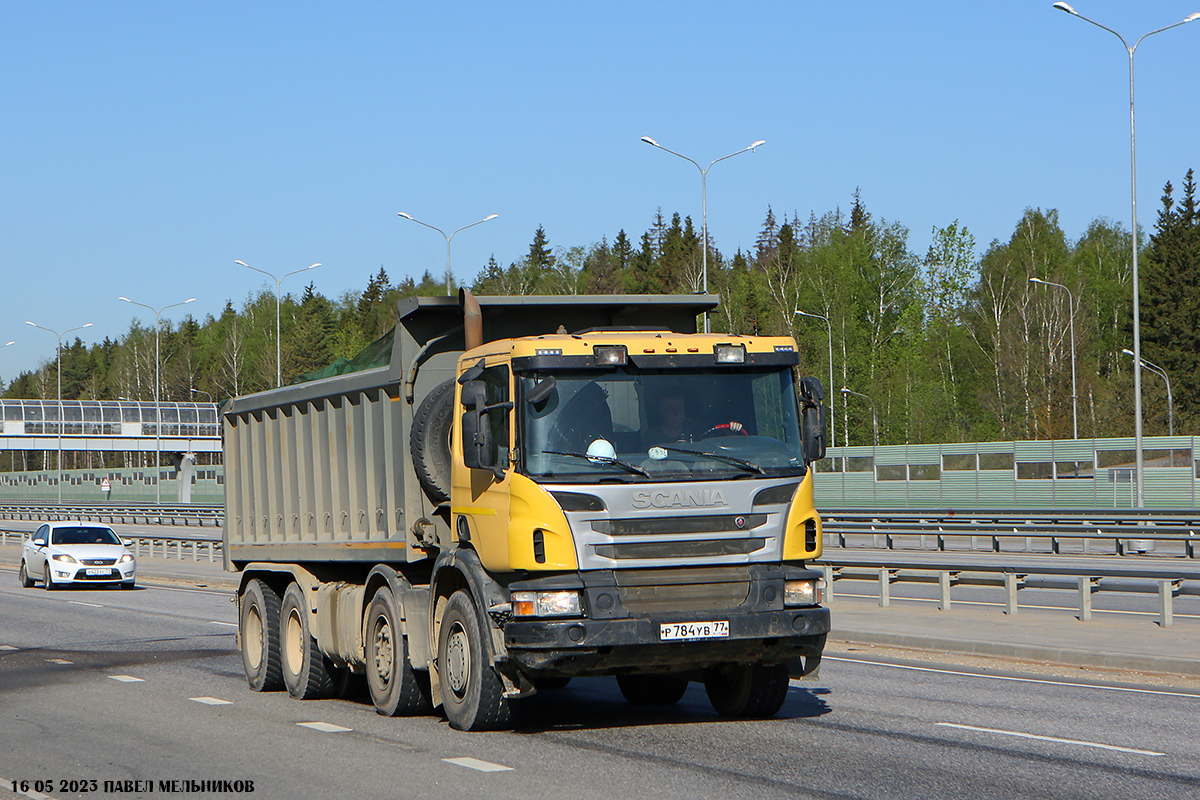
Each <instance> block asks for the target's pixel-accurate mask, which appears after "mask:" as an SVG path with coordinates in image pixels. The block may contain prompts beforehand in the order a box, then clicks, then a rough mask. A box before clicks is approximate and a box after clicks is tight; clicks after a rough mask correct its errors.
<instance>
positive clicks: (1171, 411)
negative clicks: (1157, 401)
mask: <svg viewBox="0 0 1200 800" xmlns="http://www.w3.org/2000/svg"><path fill="white" fill-rule="evenodd" d="M1121 352H1122V353H1124V354H1125V355H1127V356H1133V351H1132V350H1130V349H1129V348H1128V347H1126V348H1125V349H1123V350H1122V351H1121ZM1134 358H1137V356H1134ZM1142 366H1144V367H1146V368H1147V369H1148V370H1150V371H1151V372H1153V373H1155V374H1157V375H1161V376H1162V379H1163V380H1164V381H1166V382H1167V435H1168V436H1174V435H1175V400H1174V398H1173V397H1171V376H1170V375H1168V374H1167V371H1166V370H1165V369H1163V368H1162V367H1160V366H1159V365H1158V364H1155V363H1154V362H1152V361H1147V360H1146V359H1144V358H1143V359H1142Z"/></svg>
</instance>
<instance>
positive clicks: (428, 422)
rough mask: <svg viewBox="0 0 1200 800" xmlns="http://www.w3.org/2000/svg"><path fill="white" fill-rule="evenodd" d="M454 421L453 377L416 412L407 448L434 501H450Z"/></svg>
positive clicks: (427, 398)
mask: <svg viewBox="0 0 1200 800" xmlns="http://www.w3.org/2000/svg"><path fill="white" fill-rule="evenodd" d="M453 423H454V379H453V378H451V379H450V380H447V381H443V382H442V383H439V384H438V385H437V386H435V387H433V391H431V392H430V393H429V394H427V395H425V399H423V400H422V401H421V404H420V405H418V406H417V413H416V414H414V415H413V421H412V429H411V430H410V431H409V434H408V449H409V450H410V451H411V452H412V460H413V467H414V468H415V469H416V471H417V480H419V481H420V482H421V488H423V489H424V490H425V493H426V494H427V495H429V498H430V499H431V500H433V501H434V502H435V503H448V502H449V501H450V464H451V461H450V429H451V427H452V426H453Z"/></svg>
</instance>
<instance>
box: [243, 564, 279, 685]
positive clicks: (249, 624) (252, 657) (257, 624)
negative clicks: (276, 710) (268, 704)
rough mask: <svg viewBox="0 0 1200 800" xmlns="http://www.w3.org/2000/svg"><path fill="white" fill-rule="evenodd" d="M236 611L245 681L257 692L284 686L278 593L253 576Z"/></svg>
mask: <svg viewBox="0 0 1200 800" xmlns="http://www.w3.org/2000/svg"><path fill="white" fill-rule="evenodd" d="M240 605H241V608H240V609H239V613H238V640H239V641H240V642H241V647H242V667H243V668H244V669H245V671H246V682H247V683H249V684H250V688H251V689H253V690H254V691H256V692H275V691H279V690H280V689H282V688H283V671H282V670H283V668H282V666H281V665H280V662H279V606H280V602H279V595H278V594H276V593H275V590H274V589H272V588H271V587H270V586H268V585H267V584H265V583H263V582H262V581H260V580H258V579H257V578H255V579H254V580H252V581H250V582H249V583H248V584H246V591H245V592H244V593H243V594H242V602H241V604H240Z"/></svg>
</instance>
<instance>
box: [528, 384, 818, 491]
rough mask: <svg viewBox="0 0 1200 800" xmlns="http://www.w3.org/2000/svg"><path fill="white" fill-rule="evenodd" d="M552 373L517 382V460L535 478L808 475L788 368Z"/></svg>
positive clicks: (675, 478) (673, 478)
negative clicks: (550, 383) (519, 418)
mask: <svg viewBox="0 0 1200 800" xmlns="http://www.w3.org/2000/svg"><path fill="white" fill-rule="evenodd" d="M549 378H550V373H549V372H542V373H530V374H526V375H522V376H521V379H520V383H521V388H522V397H524V396H526V395H527V394H529V393H530V392H532V390H533V389H534V387H538V391H537V392H534V393H533V394H532V395H530V396H532V397H534V398H536V399H537V402H534V403H529V402H522V403H521V413H522V431H523V433H522V436H523V441H522V447H521V449H520V450H521V453H522V467H523V471H524V472H525V473H526V474H527V475H529V476H530V477H532V478H534V479H535V480H539V481H566V482H597V481H607V480H620V481H662V480H671V481H679V480H715V479H726V478H738V477H755V476H761V475H769V476H782V475H802V474H804V469H805V468H804V456H803V449H802V447H801V440H800V426H799V423H798V411H797V403H796V391H795V385H794V381H793V377H792V370H791V368H789V367H759V368H729V369H719V370H714V369H712V368H706V369H695V370H688V369H667V370H648V369H638V368H636V367H633V366H625V367H620V368H618V369H616V370H613V371H611V372H602V373H598V372H596V371H582V370H581V371H577V372H555V373H554V374H553V378H554V383H553V388H552V389H550V390H549V391H548V392H547V391H546V388H547V384H543V381H546V380H548V379H549Z"/></svg>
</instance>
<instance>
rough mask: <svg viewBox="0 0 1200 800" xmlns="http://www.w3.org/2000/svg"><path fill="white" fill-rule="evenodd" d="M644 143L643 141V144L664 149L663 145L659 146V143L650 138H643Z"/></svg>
mask: <svg viewBox="0 0 1200 800" xmlns="http://www.w3.org/2000/svg"><path fill="white" fill-rule="evenodd" d="M642 141H643V142H645V143H646V144H652V145H654V146H655V147H662V145H661V144H659V143H658V142H656V141H654V140H653V139H651V138H650V137H649V136H643V137H642Z"/></svg>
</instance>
